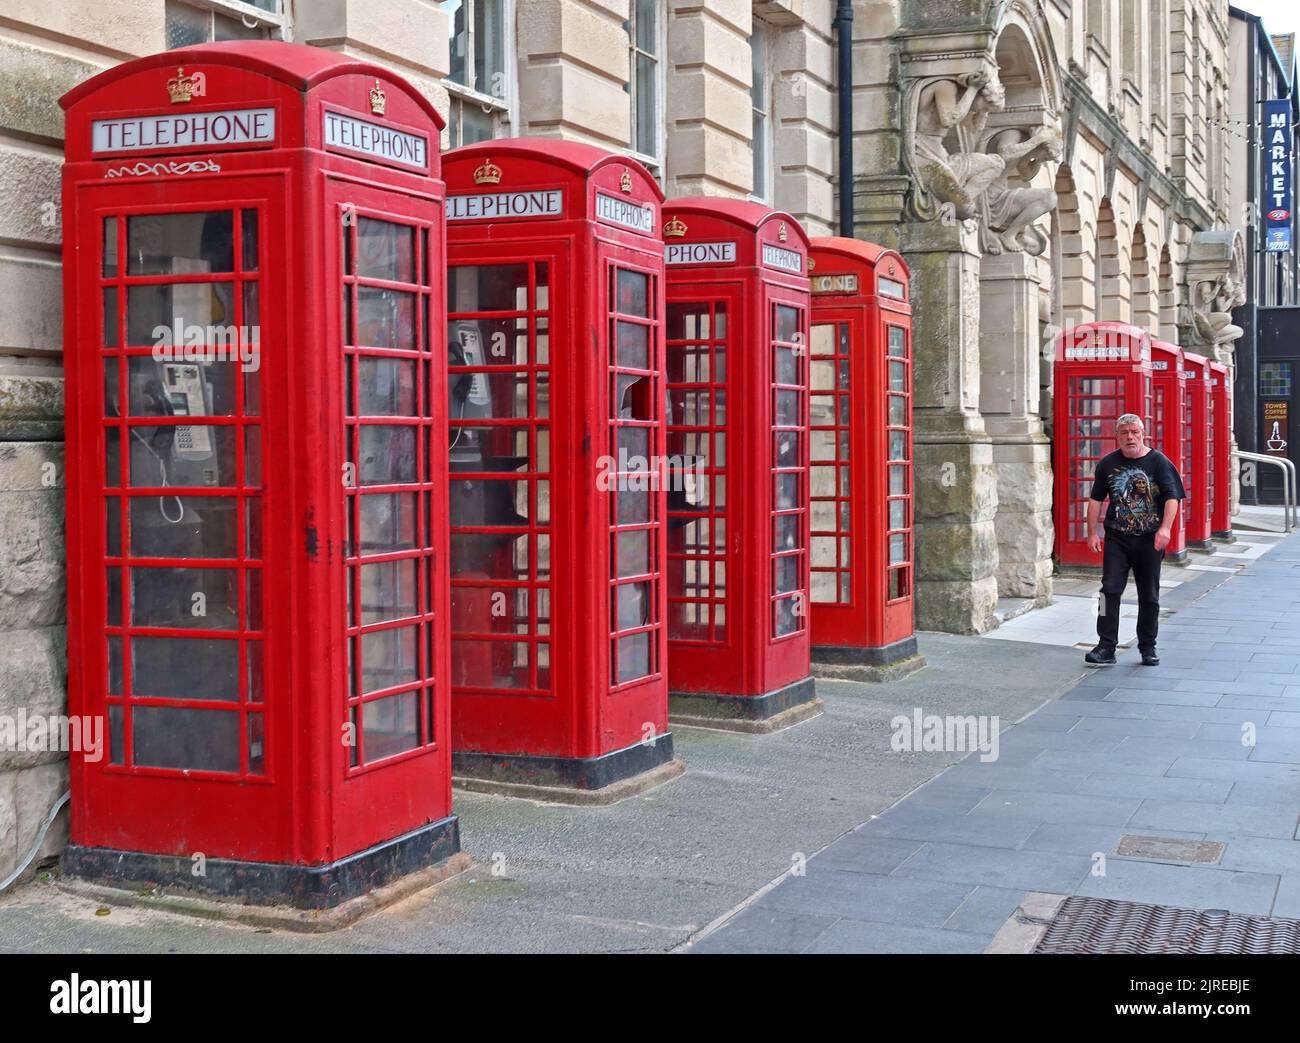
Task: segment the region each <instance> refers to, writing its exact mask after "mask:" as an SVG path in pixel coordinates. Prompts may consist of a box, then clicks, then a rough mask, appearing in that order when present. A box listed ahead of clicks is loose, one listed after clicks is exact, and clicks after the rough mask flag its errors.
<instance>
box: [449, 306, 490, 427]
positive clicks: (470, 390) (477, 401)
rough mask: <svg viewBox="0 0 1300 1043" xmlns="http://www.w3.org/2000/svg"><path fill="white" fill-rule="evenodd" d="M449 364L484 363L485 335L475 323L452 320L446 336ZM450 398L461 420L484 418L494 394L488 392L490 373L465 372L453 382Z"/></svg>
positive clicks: (476, 364) (470, 364)
mask: <svg viewBox="0 0 1300 1043" xmlns="http://www.w3.org/2000/svg"><path fill="white" fill-rule="evenodd" d="M447 364H448V365H451V366H485V365H487V357H486V355H485V354H484V351H483V336H482V334H481V333H480V331H479V328H478V323H476V322H465V321H460V322H453V323H452V324H451V329H450V330H448V336H447ZM451 400H452V405H453V406H461V407H462V408H459V409H457V411H456V415H457V418H458V419H463V418H466V417H469V418H473V419H484V418H487V417H490V416H491V415H492V397H491V395H490V394H489V393H488V383H487V375H486V374H484V373H462V374H461V375H460V376H459V377H458V378H456V380H454V381H453V382H452V385H451Z"/></svg>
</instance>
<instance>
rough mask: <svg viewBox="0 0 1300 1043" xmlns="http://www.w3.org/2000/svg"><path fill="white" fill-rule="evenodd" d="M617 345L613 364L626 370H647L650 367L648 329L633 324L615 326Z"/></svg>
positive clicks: (624, 323)
mask: <svg viewBox="0 0 1300 1043" xmlns="http://www.w3.org/2000/svg"><path fill="white" fill-rule="evenodd" d="M616 329H617V344H616V346H615V349H614V350H615V356H614V364H615V365H617V366H625V367H627V368H628V369H647V368H649V365H650V328H649V327H648V326H639V325H637V324H636V323H634V322H620V323H617V324H616Z"/></svg>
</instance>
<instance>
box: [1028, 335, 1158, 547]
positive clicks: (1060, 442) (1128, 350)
mask: <svg viewBox="0 0 1300 1043" xmlns="http://www.w3.org/2000/svg"><path fill="white" fill-rule="evenodd" d="M1053 382H1054V385H1055V394H1054V395H1053V400H1054V409H1055V423H1054V432H1053V438H1052V442H1053V461H1052V465H1053V469H1054V471H1055V484H1056V497H1055V506H1054V513H1055V516H1056V547H1057V555H1058V558H1059V560H1060V563H1061V564H1062V565H1084V566H1100V565H1101V555H1100V554H1094V553H1093V552H1092V551H1090V550H1089V549H1088V514H1087V509H1088V500H1089V499H1090V497H1091V494H1092V483H1093V479H1094V478H1095V476H1096V472H1097V464H1098V463H1099V462H1100V461H1101V458H1102V457H1104V456H1106V455H1107V454H1108V453H1111V452H1113V451H1114V450H1115V421H1116V420H1117V419H1118V418H1119V417H1120V416H1122V415H1123V414H1124V413H1136V414H1137V415H1138V416H1140V417H1143V418H1144V422H1145V426H1146V429H1147V430H1148V431H1150V430H1151V428H1152V426H1153V413H1154V409H1153V400H1154V396H1153V388H1152V380H1151V337H1150V336H1149V335H1148V334H1147V333H1146V331H1145V330H1141V329H1139V328H1138V327H1136V326H1130V325H1128V324H1127V323H1122V322H1087V323H1083V324H1082V325H1079V326H1073V327H1071V328H1070V329H1068V330H1066V331H1065V332H1063V333H1062V334H1061V335H1060V336H1059V337H1058V338H1057V339H1056V362H1055V365H1054V367H1053Z"/></svg>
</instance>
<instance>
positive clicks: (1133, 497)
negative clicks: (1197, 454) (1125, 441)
mask: <svg viewBox="0 0 1300 1043" xmlns="http://www.w3.org/2000/svg"><path fill="white" fill-rule="evenodd" d="M1107 498H1109V499H1110V507H1109V508H1108V509H1107V510H1106V523H1105V524H1106V528H1108V529H1110V530H1111V531H1112V532H1122V533H1125V534H1126V535H1131V536H1138V535H1146V534H1147V533H1151V532H1155V531H1156V530H1157V529H1159V528H1160V522H1161V521H1162V520H1163V519H1164V515H1165V501H1167V500H1183V499H1186V498H1187V492H1186V491H1185V490H1184V489H1183V480H1182V478H1181V477H1180V476H1179V474H1178V469H1177V468H1176V467H1174V465H1173V461H1172V460H1170V459H1169V457H1167V456H1165V454H1164V453H1162V452H1160V451H1159V450H1158V449H1152V450H1150V451H1149V452H1148V453H1147V454H1146V455H1145V456H1140V457H1138V458H1137V459H1136V460H1130V459H1129V458H1128V457H1126V456H1125V455H1124V454H1123V453H1122V452H1120V451H1119V450H1118V449H1116V450H1115V452H1113V453H1111V454H1110V455H1109V456H1105V457H1102V460H1101V462H1100V463H1099V464H1098V465H1097V477H1096V480H1095V481H1093V483H1092V499H1094V500H1097V501H1099V502H1100V501H1101V500H1105V499H1107Z"/></svg>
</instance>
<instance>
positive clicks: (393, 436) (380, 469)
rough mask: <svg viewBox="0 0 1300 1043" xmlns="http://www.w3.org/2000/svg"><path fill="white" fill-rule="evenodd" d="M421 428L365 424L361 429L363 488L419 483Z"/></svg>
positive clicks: (359, 468)
mask: <svg viewBox="0 0 1300 1043" xmlns="http://www.w3.org/2000/svg"><path fill="white" fill-rule="evenodd" d="M417 430H418V428H416V427H412V426H403V427H398V426H389V425H383V424H363V425H362V426H361V430H360V446H361V459H360V461H359V467H358V475H357V478H358V481H359V482H360V484H361V485H400V484H405V483H408V482H414V481H415V480H416V474H415V471H416V467H415V465H416V459H415V439H416V432H417Z"/></svg>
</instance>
